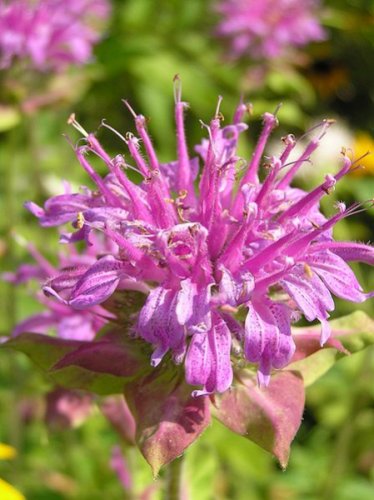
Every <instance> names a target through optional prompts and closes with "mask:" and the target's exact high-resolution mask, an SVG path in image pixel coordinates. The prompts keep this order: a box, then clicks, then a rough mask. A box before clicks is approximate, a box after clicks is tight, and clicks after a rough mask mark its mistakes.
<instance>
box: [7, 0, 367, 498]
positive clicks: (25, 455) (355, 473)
mask: <svg viewBox="0 0 374 500" xmlns="http://www.w3.org/2000/svg"><path fill="white" fill-rule="evenodd" d="M211 4H213V1H210V2H203V1H201V0H189V1H188V2H184V1H182V0H159V1H158V2H153V1H152V0H117V1H115V2H114V10H113V15H112V21H111V25H110V27H109V28H108V30H107V33H106V36H105V38H104V40H103V41H102V43H101V44H100V45H99V46H98V47H97V50H96V60H95V61H94V62H93V63H92V64H90V65H89V66H88V67H86V68H82V69H79V70H77V69H71V70H69V71H68V72H67V73H66V74H63V75H59V76H55V77H52V76H48V75H35V74H28V75H23V76H20V75H19V74H18V73H17V71H15V72H12V71H11V72H8V73H7V74H5V73H4V74H2V75H1V76H0V82H1V84H2V86H1V91H0V133H1V135H0V158H1V164H0V169H1V187H0V189H1V198H0V213H1V214H2V217H1V220H0V230H1V236H0V256H1V257H2V261H1V271H5V270H14V269H15V268H16V266H17V265H19V264H20V263H21V262H23V261H24V260H26V261H27V260H29V257H28V256H27V255H26V254H25V251H24V249H22V248H21V247H19V246H18V245H17V244H16V243H15V242H14V240H13V238H12V234H14V233H18V234H21V235H22V236H24V237H25V238H26V239H27V240H30V241H33V242H34V243H35V245H36V246H37V247H38V248H40V249H41V250H42V251H43V253H45V254H46V255H47V256H49V257H50V258H51V260H52V261H53V255H54V253H55V252H56V249H57V246H58V245H57V238H56V231H55V230H53V229H48V230H46V229H40V228H39V227H38V225H37V223H36V221H35V219H34V218H33V217H32V216H31V215H30V214H28V213H27V212H26V211H25V210H24V209H23V207H22V203H23V201H24V200H26V199H32V200H34V201H36V202H41V203H42V202H43V201H44V199H45V198H46V196H48V195H49V194H50V193H52V192H53V193H56V192H58V191H59V189H60V185H59V182H60V179H61V178H64V179H67V180H69V181H71V182H72V183H73V184H74V185H77V186H79V185H80V184H81V183H84V179H85V176H84V173H83V172H82V171H81V169H80V168H79V166H78V162H77V161H76V160H75V157H74V154H73V152H72V150H71V147H70V145H69V144H68V142H67V141H66V140H64V138H63V134H69V135H71V137H72V141H73V142H75V141H76V140H77V139H78V138H77V135H76V133H75V131H72V130H69V129H68V126H67V125H66V120H67V117H68V116H69V115H70V113H72V112H76V115H77V118H78V120H79V121H80V123H82V125H84V127H85V128H86V129H87V130H98V128H99V125H100V121H101V119H102V118H105V119H106V120H107V121H108V123H109V124H110V125H112V126H113V127H115V128H116V129H118V130H119V131H121V132H125V131H127V130H133V124H132V120H131V116H130V115H129V113H128V112H127V111H126V109H125V108H124V106H123V105H122V103H121V99H122V98H126V99H128V100H129V101H130V102H131V104H132V106H133V107H134V108H135V109H136V110H138V111H140V112H142V113H143V114H144V115H146V116H147V117H150V118H151V121H150V124H149V127H150V131H151V134H152V136H153V139H154V141H155V143H156V147H157V150H158V151H159V154H160V158H161V159H162V160H172V159H174V156H175V153H174V151H175V136H174V124H173V98H172V79H173V76H174V75H175V74H176V73H178V74H180V76H181V78H182V82H183V97H184V99H185V100H186V101H188V102H189V103H190V105H191V109H190V111H189V113H188V116H187V131H188V136H189V142H190V145H191V146H192V145H194V144H197V143H198V142H200V140H201V137H202V135H203V131H202V130H201V128H200V124H199V121H198V120H199V119H201V120H203V121H205V122H207V121H208V120H209V119H210V118H211V116H212V115H213V113H214V110H215V106H216V103H217V97H218V95H222V96H223V97H224V101H223V105H222V111H223V114H224V115H225V116H226V115H227V116H228V117H229V116H231V115H232V112H233V109H234V107H235V105H236V103H237V102H238V101H239V99H240V97H241V96H243V97H244V99H245V100H247V99H248V100H251V102H252V103H253V104H254V115H253V118H252V124H251V125H250V133H249V134H248V135H247V139H248V143H246V144H243V146H242V147H243V154H250V151H251V141H252V140H254V139H255V137H256V135H257V134H258V129H259V117H260V115H261V113H263V112H264V111H265V110H273V109H274V108H275V107H276V105H277V104H278V103H279V102H282V103H283V107H282V108H281V110H280V113H279V119H280V124H281V125H280V129H279V130H278V131H277V132H276V134H277V137H280V136H281V135H282V134H283V133H284V132H285V131H287V132H294V133H296V134H300V132H301V131H302V130H304V129H305V127H307V126H308V125H309V124H310V123H311V122H312V121H313V117H320V116H330V115H338V116H340V117H341V118H342V119H343V120H344V121H345V122H346V123H348V125H349V126H350V127H351V130H352V133H353V134H354V133H355V132H356V131H358V130H363V131H368V132H369V133H371V134H373V129H374V95H373V90H372V89H373V87H374V85H373V84H374V69H373V66H372V60H373V56H374V30H373V23H374V6H373V2H372V1H371V0H366V1H365V0H343V1H340V0H330V1H326V2H324V7H323V10H322V12H321V16H322V18H323V22H324V23H325V25H326V27H327V29H328V30H329V33H330V37H329V40H327V41H326V42H324V43H321V44H316V45H314V46H312V47H310V48H309V49H308V51H307V52H306V53H305V54H304V56H303V58H302V60H301V61H297V62H296V64H290V62H289V61H277V62H275V63H273V64H272V65H268V66H267V67H266V68H265V70H264V68H262V69H260V71H259V69H258V68H256V65H254V64H253V63H252V62H251V61H239V62H236V63H234V62H229V61H227V59H226V58H225V56H224V45H223V44H222V43H221V42H220V41H219V40H217V39H216V38H215V36H214V26H215V22H216V16H215V14H213V13H212V10H211ZM259 74H260V78H259V76H258V75H259ZM38 103H39V104H38ZM40 103H41V104H40ZM99 134H100V137H101V138H102V141H103V143H104V144H105V146H106V148H107V149H108V150H109V151H110V152H111V153H113V154H114V153H116V152H123V151H124V149H123V146H122V145H121V143H120V141H119V140H118V138H117V137H116V136H114V135H113V134H110V133H108V131H105V130H103V129H101V130H100V131H99ZM342 145H343V144H342ZM339 146H340V145H338V147H339ZM100 168H101V167H100ZM326 168H329V166H328V165H327V166H326ZM367 173H369V172H367ZM340 184H341V185H340V186H339V190H338V192H337V193H336V197H337V199H344V200H345V201H347V202H352V201H353V200H357V199H358V200H360V201H364V200H367V199H369V198H372V196H373V186H374V176H373V173H372V175H371V176H370V175H366V176H361V177H357V178H356V177H355V178H352V177H348V178H346V179H344V180H343V181H342V182H341V183H340ZM326 210H327V211H328V210H330V213H331V210H332V200H331V199H329V200H327V203H326ZM373 227H374V224H373V211H372V210H371V211H368V212H366V213H365V212H364V213H362V214H361V215H360V216H356V217H355V218H354V220H347V221H344V222H341V223H340V225H339V227H338V228H337V233H336V236H337V238H338V239H343V238H348V239H358V240H363V241H369V240H373V237H374V236H373V233H374V231H373ZM355 270H356V271H357V273H358V277H359V279H360V281H361V283H362V284H363V286H364V287H365V289H369V288H371V289H373V288H374V276H373V272H372V271H371V272H369V269H368V268H364V267H361V268H358V266H356V268H355ZM29 292H30V291H29V290H27V289H22V288H19V289H17V290H16V289H14V287H11V286H8V285H6V284H4V283H1V285H0V293H1V297H0V332H1V334H7V333H8V332H9V331H10V330H11V328H12V325H14V323H16V322H17V321H19V320H20V319H22V318H24V317H26V316H28V315H29V314H30V313H31V312H33V311H35V309H36V308H37V307H38V306H37V305H36V304H35V302H34V301H33V299H32V298H31V294H30V293H29ZM360 308H362V309H366V311H367V312H369V314H370V312H372V311H371V308H372V306H371V305H370V304H369V303H368V304H365V305H360ZM353 309H354V308H353V306H352V305H351V304H348V305H347V304H341V303H339V305H338V308H337V311H335V315H336V316H339V315H341V314H345V313H348V312H350V311H352V310H353ZM373 376H374V353H373V350H372V349H371V350H369V351H367V352H366V353H363V354H358V355H355V356H352V357H351V358H347V359H345V360H343V361H341V362H340V363H339V364H338V365H337V366H336V367H335V368H334V369H333V370H331V371H330V372H329V373H327V374H326V375H325V376H324V377H323V378H322V379H321V380H320V381H319V382H318V383H316V384H315V385H313V386H311V387H310V388H309V389H308V394H307V396H308V398H307V407H306V411H305V416H304V423H303V426H302V428H301V430H300V432H299V434H298V436H297V438H296V441H295V443H294V445H293V452H292V454H291V461H290V465H289V467H288V469H287V471H286V472H282V471H281V470H280V469H278V468H277V466H276V464H275V461H274V460H273V459H272V458H271V457H270V455H268V454H266V453H265V452H263V451H262V450H260V449H259V448H258V447H257V446H255V445H253V444H251V443H250V442H247V441H245V440H243V439H241V438H239V437H237V436H234V435H233V434H230V433H229V431H227V430H226V429H224V428H223V427H222V426H221V425H220V424H218V423H215V424H214V426H212V427H211V428H210V429H209V430H208V431H207V432H206V433H205V434H204V435H203V437H202V438H201V439H200V440H199V441H198V442H197V443H196V444H194V445H193V446H192V447H191V448H190V450H189V451H188V453H187V462H186V466H185V481H186V484H187V487H188V490H189V492H190V498H191V499H194V500H195V499H196V500H205V499H206V500H210V499H235V500H237V499H238V500H241V499H243V500H244V499H245V500H252V499H253V500H257V499H259V500H260V499H271V500H293V499H301V498H302V499H303V500H304V499H310V500H312V499H331V500H332V499H334V500H335V499H336V500H357V499H360V500H366V499H367V500H371V499H372V498H373V491H374V449H373V443H374V426H373V422H374V406H373V401H374V399H373V398H374V390H373V384H372V380H373ZM50 387H51V384H50V383H49V381H48V380H46V379H45V378H43V377H42V376H41V375H40V374H39V373H37V372H36V371H35V370H34V369H33V367H31V366H30V363H29V361H28V360H27V359H26V358H25V357H23V356H22V355H16V354H13V353H12V354H10V353H7V352H6V353H5V354H4V353H3V352H2V353H1V359H0V442H6V443H9V444H12V445H13V446H15V447H16V448H17V449H18V453H19V454H18V458H17V459H16V460H15V461H13V462H11V463H6V462H1V463H0V476H1V477H3V478H4V479H6V480H7V481H9V482H11V483H12V484H14V485H15V486H17V487H18V488H19V489H20V490H21V491H22V492H24V494H25V495H26V497H27V499H29V500H60V499H74V500H85V499H87V500H95V499H97V500H99V499H102V498H107V499H111V500H112V499H113V500H116V499H122V498H124V497H125V493H124V492H123V490H122V489H121V485H120V483H119V482H118V479H117V478H116V476H115V474H114V472H112V470H111V469H110V468H109V459H110V453H111V448H112V446H113V445H115V444H116V443H117V441H118V437H117V436H116V434H115V433H114V431H112V430H111V429H110V428H109V426H108V424H107V422H106V421H105V419H104V418H103V417H102V416H101V414H100V412H99V411H98V410H97V409H95V410H94V413H93V416H92V417H91V418H90V419H89V420H88V421H87V422H86V423H85V424H84V425H83V426H82V427H80V428H78V429H74V430H70V431H65V432H63V433H62V432H61V433H58V432H51V431H48V430H47V429H46V427H45V426H44V423H43V406H44V398H43V395H44V394H45V393H46V392H47V391H48V389H49V388H50ZM126 454H127V457H128V460H129V463H130V466H131V470H132V473H133V475H134V482H135V487H134V489H135V491H136V492H138V493H139V492H141V491H142V490H143V489H144V488H145V487H146V486H147V485H150V484H151V483H152V477H151V472H150V470H149V468H148V466H147V465H146V463H145V461H144V460H143V459H142V457H141V456H140V454H139V453H138V452H136V450H135V449H128V450H126ZM157 481H158V483H160V484H161V483H162V481H164V478H163V477H162V476H161V478H160V479H158V480H157ZM158 483H156V485H155V487H156V489H157V484H158ZM157 495H158V493H157V491H155V494H154V497H155V498H158V497H157Z"/></svg>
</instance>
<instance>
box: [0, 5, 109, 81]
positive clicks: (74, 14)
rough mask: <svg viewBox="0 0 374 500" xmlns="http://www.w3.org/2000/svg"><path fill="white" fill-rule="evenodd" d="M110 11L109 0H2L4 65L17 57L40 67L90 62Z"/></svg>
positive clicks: (0, 40)
mask: <svg viewBox="0 0 374 500" xmlns="http://www.w3.org/2000/svg"><path fill="white" fill-rule="evenodd" d="M109 13H110V4H109V2H108V0H37V1H30V0H13V1H10V2H8V1H7V0H0V68H3V69H4V68H7V67H9V66H10V65H11V63H12V62H13V60H14V59H15V58H20V59H28V60H29V61H30V62H31V64H32V66H33V67H34V68H36V69H37V70H40V71H46V70H61V69H63V68H65V67H66V66H67V65H70V64H83V63H86V62H87V61H88V60H89V59H90V57H91V56H92V47H93V45H94V44H95V43H96V42H97V41H98V40H99V38H100V32H99V31H98V30H97V26H98V25H100V24H101V23H102V22H103V21H105V19H106V18H107V17H108V16H109Z"/></svg>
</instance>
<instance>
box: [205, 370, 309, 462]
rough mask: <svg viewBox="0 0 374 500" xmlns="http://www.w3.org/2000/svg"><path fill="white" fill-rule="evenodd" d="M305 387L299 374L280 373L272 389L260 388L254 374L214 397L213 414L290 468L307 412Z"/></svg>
mask: <svg viewBox="0 0 374 500" xmlns="http://www.w3.org/2000/svg"><path fill="white" fill-rule="evenodd" d="M304 401H305V394H304V384H303V380H302V378H301V377H300V375H298V374H297V373H294V372H290V371H282V372H277V373H276V374H274V376H272V378H271V381H270V385H269V387H266V388H259V387H258V385H257V381H256V379H255V377H254V376H253V374H251V375H249V374H247V373H245V372H244V371H243V372H241V373H240V381H239V382H237V383H236V384H235V385H234V387H233V388H232V389H231V390H229V391H226V392H225V393H224V394H222V395H219V396H216V397H215V398H214V402H215V403H214V415H215V417H216V418H218V420H220V421H221V422H222V423H223V424H224V425H226V427H228V428H229V429H231V430H232V431H233V432H235V433H237V434H240V435H242V436H244V437H246V438H247V439H250V440H251V441H253V442H255V443H256V444H258V445H259V446H261V447H262V448H264V449H265V450H266V451H269V452H270V453H272V454H273V455H275V456H276V457H277V459H278V460H279V463H280V464H281V466H282V467H283V468H285V467H286V466H287V462H288V457H289V454H290V445H291V442H292V440H293V439H294V437H295V435H296V432H297V430H298V428H299V427H300V423H301V418H302V414H303V409H304Z"/></svg>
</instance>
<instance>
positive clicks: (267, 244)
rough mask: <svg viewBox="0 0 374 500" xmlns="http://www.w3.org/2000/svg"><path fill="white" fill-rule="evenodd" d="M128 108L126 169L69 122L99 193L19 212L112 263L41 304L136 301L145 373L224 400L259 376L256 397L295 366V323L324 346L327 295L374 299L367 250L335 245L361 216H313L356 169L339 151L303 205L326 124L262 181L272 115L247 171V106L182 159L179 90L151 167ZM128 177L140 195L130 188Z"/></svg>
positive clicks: (82, 306) (272, 162)
mask: <svg viewBox="0 0 374 500" xmlns="http://www.w3.org/2000/svg"><path fill="white" fill-rule="evenodd" d="M125 104H126V106H127V108H128V109H129V110H130V112H131V113H132V114H133V116H134V120H135V126H136V135H134V134H133V133H130V132H129V133H127V134H126V135H125V136H122V135H121V134H120V133H119V132H117V131H114V132H115V133H116V134H117V135H118V136H119V138H120V139H121V140H122V141H123V145H124V146H125V147H126V148H127V149H128V154H127V155H126V156H125V155H123V154H118V155H117V156H115V157H114V158H112V157H111V156H110V155H108V154H107V152H106V151H105V150H104V148H103V147H102V146H101V144H100V143H99V141H98V139H97V138H96V137H95V135H93V134H89V133H87V132H86V131H85V130H84V129H83V128H82V127H81V126H80V125H79V124H78V123H77V121H76V120H75V117H74V116H72V117H71V119H70V123H71V124H72V125H74V126H75V127H76V128H77V129H78V130H79V131H80V132H81V133H82V134H83V136H84V139H85V142H86V143H85V144H84V145H82V142H81V141H79V143H78V145H77V146H76V147H75V151H76V155H77V158H78V160H79V162H80V164H81V165H82V167H83V168H84V169H85V171H86V172H87V173H88V175H89V177H90V178H91V180H92V181H93V183H94V184H95V190H94V191H91V190H89V189H87V188H85V189H84V190H83V191H82V192H81V193H70V192H66V193H65V194H62V195H59V196H54V197H52V198H50V199H49V200H48V201H47V202H46V204H45V206H44V208H41V207H39V206H38V205H36V204H34V203H32V202H28V203H27V204H26V206H27V208H28V209H29V210H30V211H31V212H32V213H33V214H34V215H35V216H36V217H38V218H39V220H40V223H41V224H42V225H43V226H53V225H61V224H64V223H68V222H71V223H73V226H74V227H75V229H76V230H75V231H74V232H72V233H69V234H64V235H63V236H62V241H63V242H64V243H69V244H72V243H74V242H75V241H80V240H85V241H86V242H87V244H88V245H90V244H92V236H93V235H95V233H97V232H98V233H101V234H102V235H104V237H105V238H106V239H108V240H110V241H112V242H114V243H115V245H116V247H117V248H118V251H116V252H107V253H104V254H100V255H97V259H96V260H95V262H94V263H93V264H92V265H91V266H89V267H88V268H87V270H86V271H85V272H84V273H81V272H76V270H75V269H74V268H68V269H65V270H62V272H61V274H60V275H58V276H55V277H52V278H51V279H49V280H48V282H47V283H46V284H45V286H44V292H45V293H46V294H47V295H49V296H53V297H54V298H55V299H57V300H58V301H59V302H60V303H62V304H64V305H66V306H68V307H70V308H72V309H75V310H79V311H84V310H86V309H89V308H92V307H94V306H96V305H98V304H103V303H104V302H105V301H106V300H107V299H108V298H109V297H110V296H111V295H112V294H114V293H115V292H117V291H118V290H136V291H137V292H141V293H144V301H143V305H141V306H140V307H139V311H138V312H137V314H136V318H135V321H134V324H133V327H132V329H131V330H130V338H134V337H137V338H138V339H143V340H144V341H146V343H149V344H151V345H152V346H153V354H152V356H151V364H152V365H153V366H154V367H156V366H157V365H158V364H160V363H161V361H162V359H163V357H164V356H165V355H166V354H167V353H170V354H171V357H172V359H173V361H174V363H176V364H181V363H184V367H185V377H186V380H187V382H188V384H190V385H192V386H197V387H198V388H197V389H196V390H195V391H194V392H193V394H194V396H202V395H207V394H214V393H223V392H225V391H227V389H229V388H230V386H231V385H232V382H233V366H235V365H237V364H238V363H239V362H240V363H241V366H243V363H244V365H245V364H246V363H254V364H256V365H257V367H258V381H259V383H260V385H262V386H266V385H268V384H269V381H270V375H271V373H272V370H274V369H275V370H276V369H281V368H284V367H286V366H287V365H288V364H289V362H290V360H291V358H292V357H293V355H294V352H295V342H294V338H293V335H292V333H291V325H292V323H294V322H296V321H297V320H298V319H299V318H300V317H301V315H303V316H304V317H305V318H306V320H308V321H310V322H311V321H314V320H318V322H319V323H320V325H321V328H320V343H321V345H323V344H325V343H326V342H327V341H328V339H329V337H330V333H331V332H330V325H329V322H328V319H329V315H330V313H331V311H333V310H334V301H333V298H332V295H335V296H337V297H340V298H343V299H345V300H348V301H353V302H363V301H364V300H366V299H367V298H368V297H369V296H372V294H366V293H364V292H363V290H362V289H361V287H360V285H359V283H358V281H357V279H356V277H355V275H354V273H353V272H352V270H351V269H350V267H349V266H348V265H347V261H362V262H366V263H368V264H373V261H374V251H373V248H372V247H371V246H369V245H365V244H361V243H353V242H337V241H334V239H333V235H332V229H333V227H334V225H335V224H336V223H337V222H339V221H340V220H342V219H344V218H345V217H347V216H349V215H352V214H354V213H355V212H358V211H360V210H361V207H360V206H359V205H357V204H355V205H353V206H351V207H349V208H346V206H345V205H344V203H338V205H337V206H336V209H337V211H336V213H335V215H332V216H330V217H326V216H325V215H323V214H322V213H321V211H320V209H319V202H320V200H321V198H322V197H324V196H329V195H330V194H331V193H332V192H333V190H334V188H335V185H336V183H337V182H338V181H339V180H340V179H341V178H342V177H343V176H345V175H346V174H347V173H348V172H349V171H350V170H351V169H352V168H358V166H357V167H356V166H355V164H354V165H352V162H351V160H350V159H349V158H348V157H347V156H346V155H345V154H344V152H343V156H342V166H341V168H340V170H339V171H338V172H337V173H336V174H334V175H333V174H327V175H326V177H325V179H324V181H323V182H322V183H321V184H320V185H318V186H316V187H315V188H314V189H312V190H311V191H310V192H304V191H302V190H300V189H296V188H292V187H291V186H290V184H291V182H292V180H293V177H294V176H295V174H296V173H297V171H298V169H299V168H300V167H301V166H302V165H303V164H304V162H306V161H309V159H310V156H311V155H312V153H313V151H314V150H315V149H316V148H317V147H318V145H319V142H320V140H321V138H322V137H323V136H324V135H325V133H326V130H327V129H328V127H329V126H330V124H331V122H330V121H329V120H326V121H324V122H322V123H321V124H320V125H319V126H318V127H315V128H314V129H313V130H312V131H311V132H310V135H311V139H310V142H309V143H308V144H307V145H306V147H305V150H304V151H303V152H302V154H301V155H300V157H299V158H298V159H297V160H296V161H292V162H288V158H289V156H290V153H291V152H292V150H293V149H294V147H295V144H296V140H295V138H294V136H292V135H287V136H286V137H284V138H283V139H282V141H283V150H282V152H281V153H280V154H279V156H272V157H270V158H266V157H265V159H266V161H265V163H264V165H263V174H264V175H262V174H261V175H260V172H259V171H260V168H261V166H262V163H263V158H264V156H263V155H264V149H265V146H266V143H267V140H268V138H269V136H270V134H271V133H272V131H273V130H274V128H275V127H276V126H277V118H276V116H275V115H274V114H271V113H265V114H264V115H263V129H262V132H261V134H260V137H259V140H258V142H257V144H256V146H255V148H254V151H253V154H252V157H251V158H250V159H249V160H248V161H246V160H244V159H243V158H240V156H239V155H238V151H237V146H238V140H239V137H240V135H241V134H243V133H244V132H245V131H246V129H247V125H246V124H245V123H243V121H242V120H243V117H244V115H245V113H246V111H247V107H246V106H245V105H244V104H240V105H239V106H238V108H237V109H236V111H235V114H234V118H233V123H232V124H230V125H227V126H224V127H222V115H221V113H220V111H219V108H220V100H219V103H218V106H217V110H216V114H215V116H214V117H213V119H212V121H211V122H210V124H209V125H204V128H205V130H206V138H205V139H204V140H203V141H202V143H201V144H199V145H197V146H196V147H195V151H196V153H197V154H198V156H194V157H190V154H189V150H188V147H187V144H186V137H185V130H184V121H183V115H184V112H185V110H186V108H187V104H186V103H185V102H183V101H182V98H181V91H180V83H179V80H178V79H177V80H176V83H175V120H176V142H177V156H176V160H174V161H171V162H170V163H160V161H159V160H158V158H157V155H156V152H155V150H154V147H153V144H152V142H151V139H150V137H149V134H148V131H147V125H146V119H145V118H144V116H142V115H140V114H137V113H135V111H133V109H132V108H131V107H130V105H129V104H128V103H127V102H125ZM103 126H105V127H107V128H111V127H109V126H108V125H106V124H105V123H104V122H103ZM112 130H113V129H112ZM91 155H93V156H95V157H99V158H100V159H101V160H102V161H103V162H104V164H105V165H106V167H107V168H108V172H109V173H108V175H106V176H105V177H101V176H99V175H98V173H97V172H96V171H95V170H94V168H93V167H92V164H91V163H90V160H89V156H91ZM200 167H201V169H200ZM130 171H136V173H137V175H138V176H139V177H140V178H141V182H140V183H134V182H132V181H131V180H130V178H129V176H128V175H127V172H130ZM262 177H263V180H262ZM124 314H126V311H124ZM123 335H127V334H126V333H125V332H124V333H123ZM270 386H271V383H270Z"/></svg>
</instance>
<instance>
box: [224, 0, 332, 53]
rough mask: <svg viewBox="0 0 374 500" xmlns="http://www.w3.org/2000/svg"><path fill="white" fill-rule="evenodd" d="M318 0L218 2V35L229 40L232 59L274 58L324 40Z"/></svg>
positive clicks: (235, 0) (233, 0)
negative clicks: (295, 48) (219, 15)
mask: <svg viewBox="0 0 374 500" xmlns="http://www.w3.org/2000/svg"><path fill="white" fill-rule="evenodd" d="M318 4H319V2H318V0H261V1H258V0H221V1H220V2H219V3H218V6H217V11H218V12H219V13H220V14H221V16H222V20H221V22H220V24H219V25H218V29H217V33H218V35H219V36H222V37H225V38H228V39H229V40H230V44H231V46H230V49H231V50H230V52H231V54H230V55H231V56H232V57H233V58H234V59H237V58H239V57H242V56H245V55H247V54H249V55H251V56H252V57H254V58H256V59H259V58H265V59H273V58H275V57H279V56H281V55H283V54H284V53H285V52H286V51H287V49H289V48H292V47H295V46H303V45H306V44H307V43H309V42H312V41H318V40H322V39H324V38H325V36H326V33H325V31H324V30H323V29H322V27H321V26H320V23H319V20H318V17H317V9H318Z"/></svg>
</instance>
